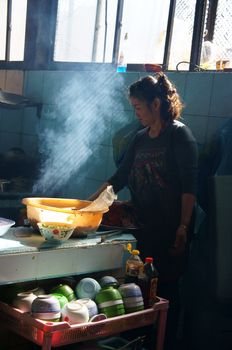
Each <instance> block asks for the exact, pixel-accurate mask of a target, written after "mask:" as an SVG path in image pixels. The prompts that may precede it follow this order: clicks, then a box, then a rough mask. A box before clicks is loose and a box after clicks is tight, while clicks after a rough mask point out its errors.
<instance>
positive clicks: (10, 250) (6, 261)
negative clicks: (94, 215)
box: [0, 227, 136, 284]
mask: <svg viewBox="0 0 232 350" xmlns="http://www.w3.org/2000/svg"><path fill="white" fill-rule="evenodd" d="M102 233H103V232H102ZM135 241H136V240H135V238H134V236H133V235H132V234H128V233H120V234H119V235H115V236H110V237H109V238H106V239H105V241H104V242H102V243H101V237H100V235H98V234H96V235H94V234H93V235H91V236H88V238H70V239H68V240H67V241H65V242H63V243H58V244H56V243H55V244H54V243H50V242H46V241H45V240H44V238H43V237H42V236H41V235H40V234H39V233H35V232H33V229H31V228H25V227H13V228H11V229H10V230H9V231H8V232H7V233H6V234H5V235H4V236H2V237H0V266H1V271H0V284H9V283H16V282H23V281H33V280H40V279H47V278H56V277H60V276H70V275H79V274H87V273H92V272H98V271H104V270H111V269H117V268H120V267H122V263H123V256H124V253H125V246H126V244H127V243H128V242H131V243H134V242H135Z"/></svg>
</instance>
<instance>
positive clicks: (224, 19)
mask: <svg viewBox="0 0 232 350" xmlns="http://www.w3.org/2000/svg"><path fill="white" fill-rule="evenodd" d="M208 6H209V7H208V12H207V16H206V24H205V30H204V39H203V45H202V54H201V65H202V66H203V67H204V66H205V68H208V69H216V68H217V69H222V68H223V66H225V67H226V66H230V67H231V64H232V43H231V36H232V27H231V18H232V2H231V0H217V1H213V2H212V1H211V2H209V4H208ZM217 62H218V67H217Z"/></svg>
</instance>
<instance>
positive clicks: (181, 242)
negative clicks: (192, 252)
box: [170, 225, 187, 256]
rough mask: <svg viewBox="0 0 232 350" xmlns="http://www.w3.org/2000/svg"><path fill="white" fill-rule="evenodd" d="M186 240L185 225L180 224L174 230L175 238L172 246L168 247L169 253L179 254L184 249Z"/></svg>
mask: <svg viewBox="0 0 232 350" xmlns="http://www.w3.org/2000/svg"><path fill="white" fill-rule="evenodd" d="M186 242H187V227H186V226H184V225H180V226H179V227H178V229H177V231H176V239H175V242H174V245H173V247H172V248H171V249H170V253H171V254H172V255H173V256H177V255H180V254H182V253H183V252H184V250H185V245H186Z"/></svg>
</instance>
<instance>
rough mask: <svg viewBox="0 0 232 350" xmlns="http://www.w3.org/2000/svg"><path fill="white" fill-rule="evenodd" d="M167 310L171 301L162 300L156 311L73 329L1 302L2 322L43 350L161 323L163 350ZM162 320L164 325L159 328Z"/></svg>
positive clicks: (151, 310)
mask: <svg viewBox="0 0 232 350" xmlns="http://www.w3.org/2000/svg"><path fill="white" fill-rule="evenodd" d="M167 309H168V301H167V300H165V299H162V298H159V301H158V302H157V303H156V304H155V305H154V307H153V308H149V309H146V310H143V311H139V312H134V313H131V314H127V315H124V316H118V317H112V318H109V319H106V320H102V321H98V322H90V323H83V324H77V325H70V324H69V323H67V322H57V323H55V322H44V321H41V320H38V319H34V318H33V317H32V316H31V315H30V314H28V313H23V312H21V311H20V310H18V309H16V308H13V307H11V306H9V305H8V304H5V303H3V302H0V322H1V323H2V324H4V325H5V327H7V328H8V329H10V330H12V331H13V332H15V333H17V334H19V335H21V336H22V337H24V338H26V339H28V340H30V341H32V342H34V343H35V344H37V345H41V346H42V349H43V350H50V349H51V347H57V346H62V345H66V344H71V343H77V342H83V341H87V340H90V339H96V338H99V337H106V336H109V335H112V334H117V333H120V332H124V331H127V330H130V329H133V328H139V327H143V326H146V325H149V324H153V323H155V321H156V320H157V321H158V327H157V328H158V335H157V338H159V332H160V336H161V338H160V339H157V342H158V343H157V346H156V349H157V350H162V344H163V337H164V332H165V325H166V314H167ZM161 313H162V315H163V316H164V317H163V319H162V318H161V317H160V316H161ZM158 315H159V317H158ZM161 319H162V324H161V325H159V323H160V322H161ZM159 344H160V345H159Z"/></svg>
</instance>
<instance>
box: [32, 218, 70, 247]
mask: <svg viewBox="0 0 232 350" xmlns="http://www.w3.org/2000/svg"><path fill="white" fill-rule="evenodd" d="M38 227H39V231H40V233H41V235H42V236H43V237H44V238H45V240H47V241H56V242H57V241H58V242H62V241H66V240H67V239H69V237H71V235H72V233H73V231H74V227H73V226H72V225H70V224H63V223H59V222H38Z"/></svg>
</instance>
